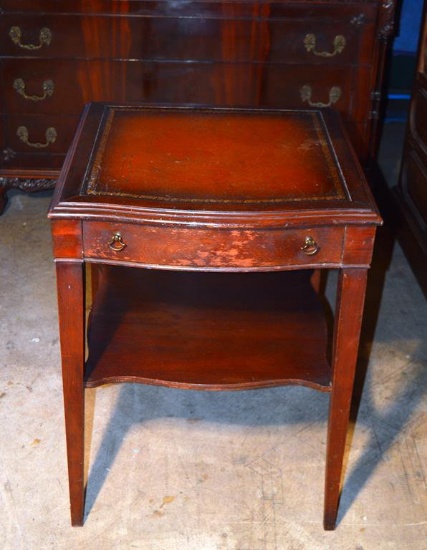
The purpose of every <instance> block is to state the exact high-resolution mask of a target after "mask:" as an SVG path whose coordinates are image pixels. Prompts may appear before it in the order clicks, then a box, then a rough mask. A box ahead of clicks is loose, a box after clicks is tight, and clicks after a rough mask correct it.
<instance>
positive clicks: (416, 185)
mask: <svg viewBox="0 0 427 550" xmlns="http://www.w3.org/2000/svg"><path fill="white" fill-rule="evenodd" d="M426 11H427V4H426V3H425V5H424V16H423V22H422V28H421V36H420V45H419V52H418V64H417V73H416V78H415V83H414V87H413V92H412V98H411V105H410V111H409V119H408V125H407V131H406V137H405V143H404V151H403V159H402V167H401V173H400V178H399V183H398V185H397V187H396V189H395V198H396V202H397V206H398V209H399V212H400V214H401V216H400V220H401V222H402V223H401V224H400V237H401V242H402V245H403V247H404V250H405V252H406V254H407V256H408V258H409V260H410V262H411V264H412V266H413V268H414V271H415V274H416V275H417V277H418V280H419V282H420V283H421V286H422V288H423V290H424V293H425V294H426V295H427V13H426Z"/></svg>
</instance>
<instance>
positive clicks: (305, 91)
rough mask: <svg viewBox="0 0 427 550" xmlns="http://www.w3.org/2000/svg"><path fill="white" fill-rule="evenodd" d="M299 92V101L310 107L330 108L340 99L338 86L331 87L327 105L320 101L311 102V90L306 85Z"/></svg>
mask: <svg viewBox="0 0 427 550" xmlns="http://www.w3.org/2000/svg"><path fill="white" fill-rule="evenodd" d="M300 91H301V99H302V100H303V101H305V102H307V103H308V104H309V105H310V107H330V106H331V105H333V104H334V103H336V102H337V101H338V100H339V98H340V97H341V88H340V87H339V86H333V87H332V88H331V89H330V90H329V102H328V103H322V102H321V101H319V102H314V101H312V100H311V97H312V95H313V89H312V87H311V86H309V85H308V84H306V85H305V86H303V87H302V88H301V90H300Z"/></svg>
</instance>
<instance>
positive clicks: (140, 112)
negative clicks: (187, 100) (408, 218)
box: [50, 103, 380, 225]
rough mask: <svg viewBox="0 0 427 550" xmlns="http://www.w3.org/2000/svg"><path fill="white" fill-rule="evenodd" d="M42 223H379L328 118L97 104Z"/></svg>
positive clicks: (344, 142) (334, 118)
mask: <svg viewBox="0 0 427 550" xmlns="http://www.w3.org/2000/svg"><path fill="white" fill-rule="evenodd" d="M50 216H51V217H56V216H58V217H59V216H60V217H66V216H69V217H85V218H90V217H96V218H99V217H100V216H102V217H104V218H105V219H107V218H108V217H112V216H120V217H125V218H127V219H129V218H132V219H136V220H137V219H141V220H142V221H149V220H150V219H153V220H154V219H155V221H161V222H164V223H167V221H168V220H171V221H174V222H175V221H180V222H182V223H187V222H188V223H190V222H192V221H194V219H195V218H197V219H198V220H199V221H200V220H202V218H203V220H204V221H206V222H207V223H208V222H209V223H212V221H213V222H216V221H217V220H219V219H221V223H227V217H228V218H229V221H230V223H231V222H232V221H233V222H234V221H235V220H236V219H239V220H240V221H242V223H243V222H245V220H246V221H248V220H249V221H248V223H254V224H255V225H259V224H261V225H265V224H268V223H269V222H268V219H270V220H273V222H272V224H273V225H275V224H277V223H278V224H283V223H291V224H294V223H299V221H300V220H301V218H304V219H306V220H307V223H313V222H312V221H311V220H313V221H314V222H315V223H320V224H322V223H334V224H336V223H339V224H342V223H347V221H348V220H349V219H351V220H356V221H357V223H378V222H379V220H380V218H379V216H378V214H377V212H376V208H375V205H374V203H373V201H372V198H371V196H370V192H369V189H368V187H367V184H366V181H365V178H364V175H363V172H362V170H361V167H360V165H359V163H358V161H357V159H356V156H355V155H354V153H353V151H352V150H351V145H350V142H349V141H348V138H347V137H346V136H345V133H343V129H342V127H341V123H340V121H339V118H338V115H337V114H336V113H333V112H329V111H326V112H325V111H324V110H322V111H321V110H301V111H299V110H245V109H200V108H197V109H194V108H187V107H183V108H171V107H159V106H157V107H154V106H143V105H141V106H129V105H127V106H121V105H108V104H102V103H94V104H92V105H90V106H88V107H87V108H86V110H85V112H84V114H83V117H82V120H81V123H80V127H79V129H78V131H77V133H76V137H75V140H74V143H73V145H72V147H71V149H70V152H69V155H68V161H66V163H65V165H64V168H63V171H62V174H61V177H60V181H59V183H58V186H57V189H56V193H55V197H54V200H53V203H52V208H51V212H50ZM178 218H179V220H178ZM244 218H245V219H244ZM332 219H333V221H332ZM203 220H202V221H203ZM240 221H239V223H240Z"/></svg>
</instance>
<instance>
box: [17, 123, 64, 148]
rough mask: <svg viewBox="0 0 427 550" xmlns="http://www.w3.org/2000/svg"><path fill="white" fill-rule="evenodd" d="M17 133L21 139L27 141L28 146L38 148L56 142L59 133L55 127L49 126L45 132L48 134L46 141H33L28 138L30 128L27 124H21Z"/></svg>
mask: <svg viewBox="0 0 427 550" xmlns="http://www.w3.org/2000/svg"><path fill="white" fill-rule="evenodd" d="M16 135H17V136H18V137H19V139H20V140H21V141H23V142H24V143H26V144H27V145H28V147H34V148H36V149H43V148H44V147H48V146H49V144H50V143H54V142H55V141H56V138H57V135H58V134H57V133H56V130H55V128H48V129H47V130H46V132H45V136H46V143H31V141H29V139H28V128H27V127H26V126H20V127H19V128H18V129H17V130H16Z"/></svg>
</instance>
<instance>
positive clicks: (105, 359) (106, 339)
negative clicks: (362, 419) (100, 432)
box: [86, 267, 331, 391]
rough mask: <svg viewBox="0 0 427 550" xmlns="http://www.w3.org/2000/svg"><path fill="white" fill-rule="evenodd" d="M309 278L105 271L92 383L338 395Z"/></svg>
mask: <svg viewBox="0 0 427 550" xmlns="http://www.w3.org/2000/svg"><path fill="white" fill-rule="evenodd" d="M309 278H310V272H309V271H302V272H300V271H294V272H281V273H264V274H259V273H248V274H244V275H242V274H235V273H229V274H224V273H220V274H217V273H203V274H201V273H192V274H189V273H186V272H174V271H162V272H161V273H159V272H158V271H153V270H141V269H128V268H123V267H114V268H112V267H109V268H106V267H105V268H103V269H102V270H101V281H100V287H99V290H98V295H97V296H96V298H95V302H94V306H93V309H92V313H91V319H90V330H89V349H90V354H89V358H88V361H87V365H86V386H87V387H94V386H99V385H100V384H106V383H111V382H140V383H145V384H155V385H162V386H169V387H178V388H193V389H195V388H196V389H201V390H217V391H218V390H242V389H248V388H256V387H269V386H279V385H283V384H298V385H303V386H308V387H311V388H314V389H317V390H320V391H330V381H331V376H330V367H329V364H328V362H327V359H326V348H327V330H326V323H325V319H324V315H323V310H322V307H321V304H320V302H319V300H317V299H316V295H315V293H314V290H313V289H312V288H311V287H310V283H309ZM124 283H125V284H124Z"/></svg>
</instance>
